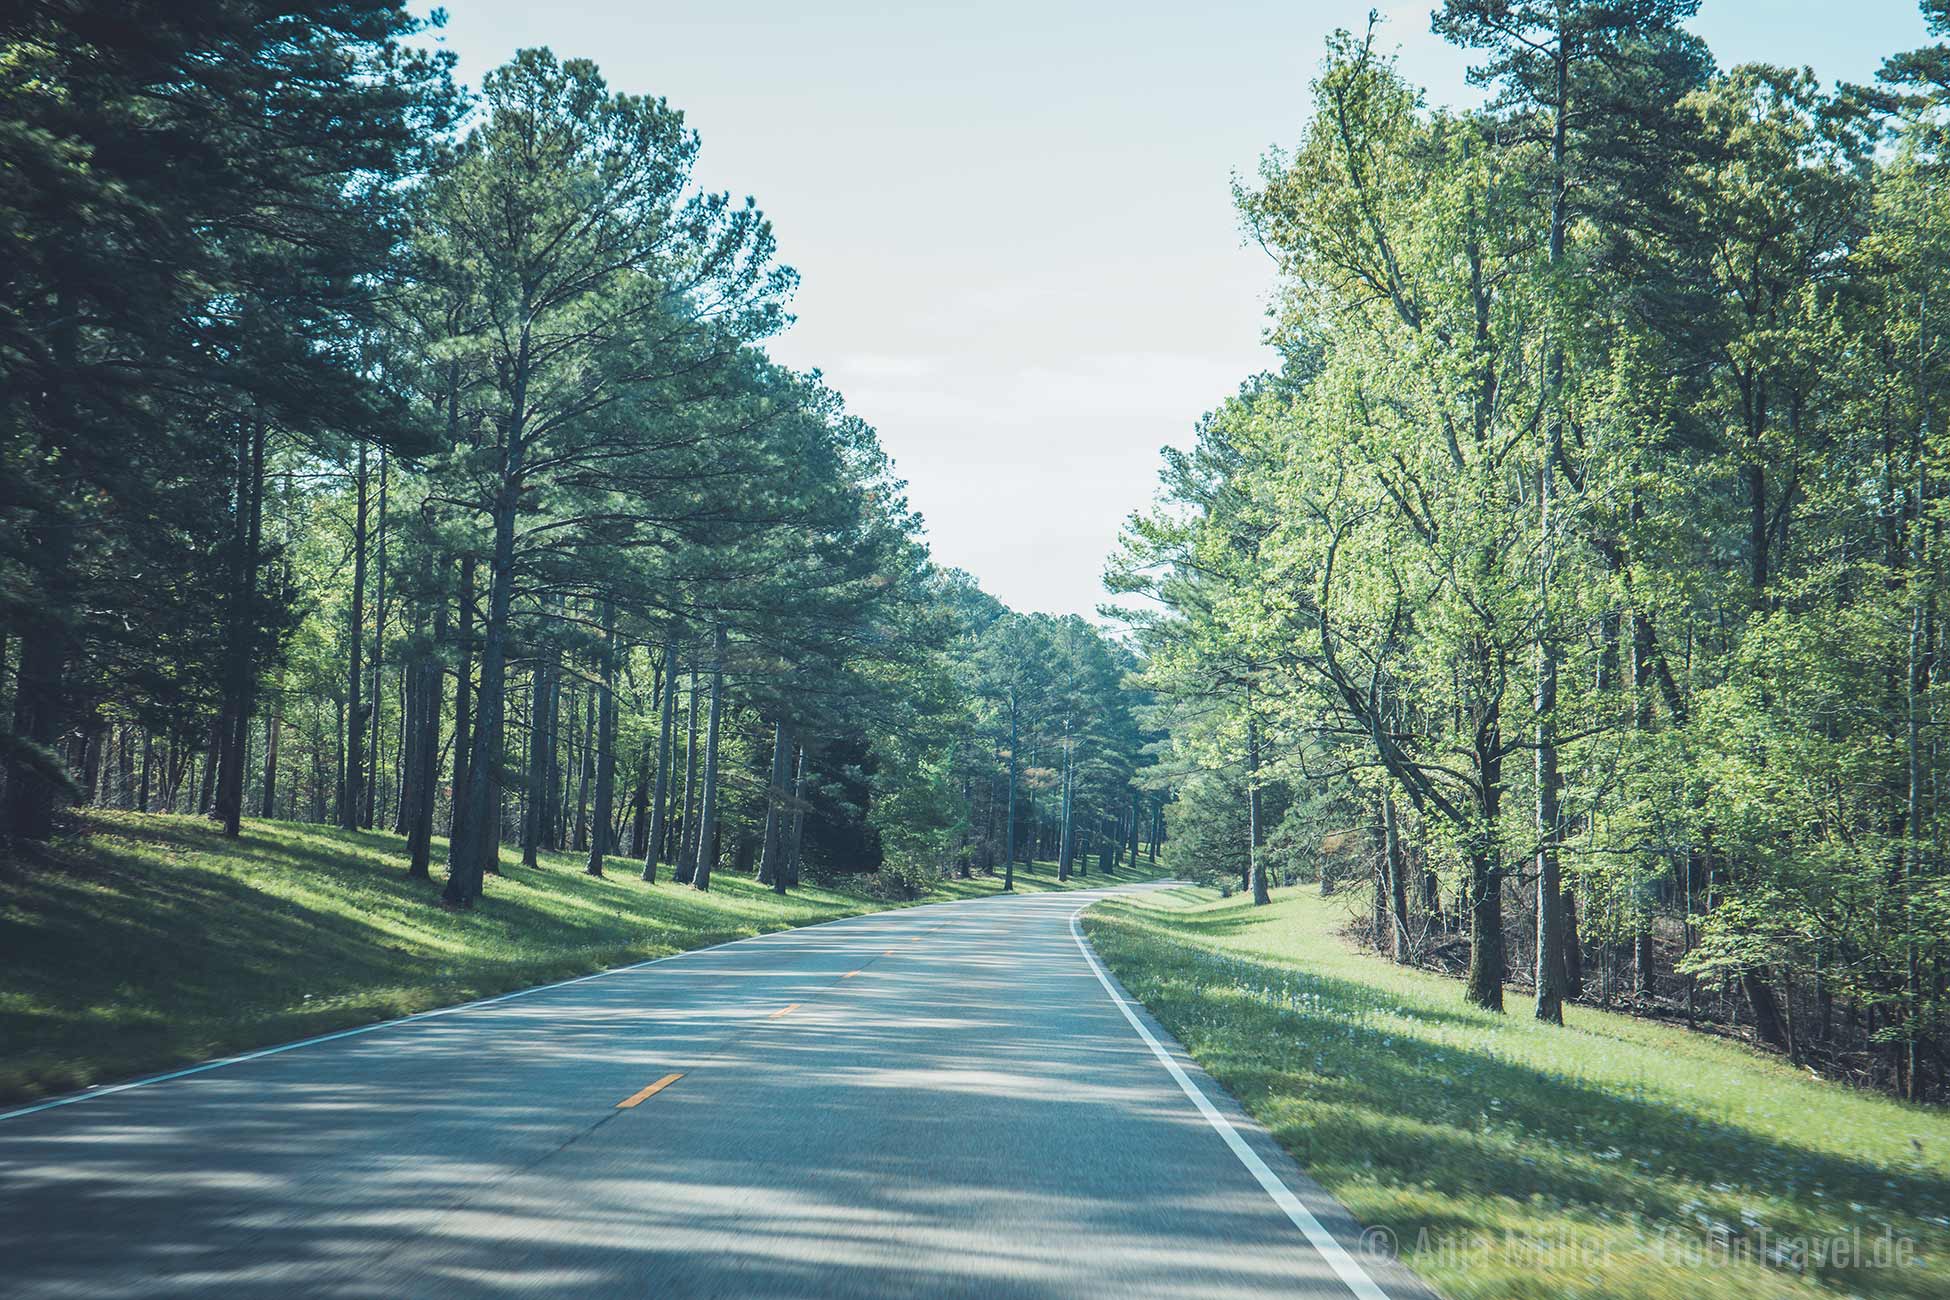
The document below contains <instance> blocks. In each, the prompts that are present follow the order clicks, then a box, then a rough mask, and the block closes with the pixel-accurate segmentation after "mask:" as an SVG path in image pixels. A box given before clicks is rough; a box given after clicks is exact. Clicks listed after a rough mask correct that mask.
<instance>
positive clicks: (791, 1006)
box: [765, 1002, 799, 1020]
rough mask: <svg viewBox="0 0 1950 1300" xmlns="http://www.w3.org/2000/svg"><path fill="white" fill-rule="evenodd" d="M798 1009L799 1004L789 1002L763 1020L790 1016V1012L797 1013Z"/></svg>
mask: <svg viewBox="0 0 1950 1300" xmlns="http://www.w3.org/2000/svg"><path fill="white" fill-rule="evenodd" d="M798 1009H799V1004H798V1003H797V1002H789V1003H787V1004H786V1005H785V1006H782V1007H780V1008H779V1009H778V1010H777V1011H774V1012H773V1013H772V1014H771V1015H769V1016H767V1017H765V1018H766V1019H767V1020H777V1019H778V1018H779V1017H780V1016H783V1015H790V1014H791V1013H792V1012H794V1011H797V1010H798Z"/></svg>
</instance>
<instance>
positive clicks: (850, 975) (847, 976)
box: [840, 970, 860, 980]
mask: <svg viewBox="0 0 1950 1300" xmlns="http://www.w3.org/2000/svg"><path fill="white" fill-rule="evenodd" d="M859 973H860V972H859V971H857V970H850V971H848V972H847V973H846V974H844V975H842V976H840V978H841V979H843V980H850V979H852V978H853V977H854V976H855V975H858V974H859Z"/></svg>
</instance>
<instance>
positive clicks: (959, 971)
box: [0, 894, 1429, 1300]
mask: <svg viewBox="0 0 1950 1300" xmlns="http://www.w3.org/2000/svg"><path fill="white" fill-rule="evenodd" d="M1099 896H1100V895H1095V894H1042V895H1031V896H1026V897H1021V898H996V899H983V900H978V901H972V902H963V903H947V904H938V905H934V906H929V907H922V908H914V909H910V910H905V911H897V912H884V913H880V914H878V915H874V916H865V917H858V918H854V919H850V920H846V921H838V922H832V923H829V924H825V925H820V926H814V927H809V928H806V929H801V930H794V931H787V932H784V933H780V934H774V935H766V936H763V937H760V938H757V939H748V940H745V941H743V942H741V943H734V944H727V945H725V946H723V947H719V948H710V949H705V950H703V951H699V952H693V953H686V954H684V955H682V956H678V957H672V958H666V959H663V960H661V961H656V962H651V963H647V964H644V965H641V966H633V967H627V968H623V969H620V970H615V971H610V972H607V973H605V974H602V975H598V976H592V977H590V978H588V979H584V980H578V981H573V982H571V983H568V984H561V985H554V986H551V987H548V988H544V989H538V990H531V991H529V992H527V993H525V994H517V995H513V996H511V997H508V998H502V999H495V1000H493V1001H490V1002H486V1003H477V1004H474V1005H471V1006H468V1007H464V1008H458V1009H454V1010H451V1011H447V1012H436V1013H432V1014H429V1015H427V1016H423V1017H416V1018H413V1019H410V1020H407V1021H401V1022H395V1023H392V1024H388V1025H382V1026H377V1027H374V1028H372V1029H369V1030H364V1031H353V1032H351V1033H348V1034H344V1035H337V1036H332V1037H330V1038H328V1039H324V1040H314V1041H312V1042H309V1043H306V1044H300V1045H296V1046H293V1047H291V1048H288V1049H282V1050H277V1051H274V1052H271V1053H267V1054H262V1055H258V1056H255V1057H254V1058H252V1059H244V1060H237V1061H233V1062H231V1063H226V1064H219V1065H217V1066H215V1067H213V1068H201V1069H199V1070H197V1071H193V1072H189V1073H186V1074H183V1075H180V1076H177V1077H169V1078H165V1079H162V1080H159V1081H155V1082H150V1083H145V1084H140V1085H137V1086H134V1087H130V1088H126V1089H123V1090H119V1091H108V1090H102V1091H98V1092H95V1093H92V1094H87V1095H85V1096H84V1097H83V1098H82V1099H81V1100H79V1101H76V1102H75V1103H74V1104H70V1105H55V1106H52V1107H49V1108H45V1109H39V1110H34V1111H32V1112H27V1113H24V1112H15V1113H14V1114H13V1115H11V1116H10V1117H7V1118H5V1119H4V1120H0V1294H6V1295H31V1296H89V1297H94V1296H107V1295H130V1296H134V1295H140V1296H155V1295H196V1296H233V1295H278V1296H291V1295H308V1294H332V1295H351V1296H374V1297H387V1298H388V1300H393V1298H397V1297H411V1296H435V1295H504V1294H522V1295H548V1296H578V1297H580V1296H651V1297H666V1296H670V1297H675V1296H766V1297H772V1296H808V1297H810V1296H856V1295H858V1296H881V1295H888V1296H928V1297H937V1296H1008V1297H1032V1296H1033V1297H1042V1296H1098V1295H1101V1296H1120V1297H1122V1296H1170V1297H1174V1298H1176V1300H1196V1298H1200V1297H1240V1296H1276V1295H1277V1296H1307V1297H1313V1296H1322V1297H1325V1296H1335V1297H1345V1296H1349V1295H1355V1296H1360V1297H1363V1300H1376V1297H1380V1296H1387V1297H1390V1298H1391V1300H1410V1298H1415V1300H1422V1298H1423V1297H1427V1296H1428V1294H1429V1293H1428V1292H1426V1291H1425V1290H1423V1289H1422V1288H1420V1287H1419V1286H1418V1285H1417V1284H1416V1283H1415V1282H1414V1280H1413V1279H1412V1278H1409V1277H1408V1276H1407V1275H1406V1274H1405V1273H1403V1272H1402V1271H1401V1270H1400V1269H1399V1268H1397V1267H1395V1266H1392V1265H1390V1264H1388V1263H1387V1262H1386V1261H1380V1262H1377V1261H1375V1260H1372V1259H1370V1258H1368V1257H1367V1254H1366V1253H1364V1252H1363V1250H1362V1249H1361V1245H1360V1229H1359V1228H1358V1227H1357V1226H1356V1225H1355V1224H1354V1223H1353V1222H1352V1221H1351V1220H1349V1219H1348V1218H1347V1216H1346V1215H1345V1213H1344V1212H1343V1211H1341V1209H1340V1208H1339V1207H1338V1206H1337V1205H1336V1204H1335V1203H1334V1202H1333V1201H1332V1200H1331V1199H1330V1198H1328V1197H1327V1196H1326V1195H1325V1194H1324V1193H1322V1192H1321V1191H1320V1189H1319V1188H1317V1187H1316V1186H1314V1185H1313V1184H1311V1183H1310V1182H1308V1180H1307V1179H1306V1178H1305V1176H1304V1175H1303V1174H1301V1172H1300V1171H1299V1170H1298V1169H1297V1168H1296V1167H1295V1166H1294V1164H1293V1162H1292V1161H1291V1160H1290V1159H1288V1158H1287V1157H1286V1156H1285V1155H1284V1154H1283V1153H1282V1152H1281V1151H1280V1150H1279V1148H1278V1146H1277V1145H1276V1144H1274V1143H1273V1142H1272V1141H1271V1139H1270V1138H1268V1137H1267V1136H1266V1135H1265V1133H1264V1132H1263V1131H1262V1130H1260V1129H1259V1128H1258V1127H1257V1126H1255V1125H1254V1124H1253V1123H1252V1122H1251V1121H1250V1120H1248V1119H1247V1118H1246V1117H1245V1116H1244V1114H1243V1113H1242V1112H1241V1111H1240V1110H1239V1109H1238V1107H1237V1106H1236V1104H1235V1103H1233V1102H1232V1100H1231V1099H1230V1098H1229V1097H1228V1096H1227V1095H1226V1094H1225V1093H1224V1092H1223V1091H1221V1090H1220V1089H1219V1088H1218V1087H1217V1086H1216V1085H1215V1084H1213V1083H1212V1082H1211V1080H1210V1079H1208V1078H1207V1077H1206V1076H1205V1075H1204V1074H1203V1073H1201V1072H1200V1071H1199V1070H1198V1069H1197V1067H1196V1066H1194V1065H1192V1064H1191V1062H1190V1060H1189V1059H1188V1058H1186V1057H1185V1055H1184V1053H1183V1052H1182V1051H1181V1050H1180V1049H1179V1048H1178V1047H1177V1045H1176V1043H1175V1042H1174V1041H1173V1040H1172V1039H1171V1038H1170V1037H1169V1035H1167V1034H1166V1033H1165V1032H1164V1030H1163V1029H1162V1028H1160V1027H1158V1026H1157V1025H1156V1023H1155V1022H1153V1021H1152V1020H1151V1019H1150V1017H1149V1016H1148V1015H1146V1014H1145V1013H1144V1012H1143V1010H1142V1009H1141V1008H1138V1007H1136V1006H1135V1004H1126V1003H1124V1001H1123V994H1122V990H1121V989H1118V988H1117V987H1116V986H1115V982H1114V981H1111V980H1109V979H1108V977H1106V976H1103V975H1101V974H1100V973H1099V970H1100V968H1099V967H1098V966H1097V964H1096V962H1095V959H1094V958H1093V957H1091V956H1090V955H1089V954H1088V953H1087V952H1086V950H1085V948H1084V946H1083V945H1082V944H1081V942H1080V941H1079V940H1078V939H1077V937H1076V933H1075V928H1074V924H1073V920H1072V918H1073V915H1074V914H1075V913H1076V912H1077V911H1078V909H1079V908H1080V907H1081V906H1082V905H1083V904H1085V903H1087V902H1088V901H1090V900H1091V899H1092V898H1095V897H1099ZM1147 1035H1148V1036H1149V1037H1147ZM1154 1042H1155V1044H1156V1046H1154ZM660 1082H661V1083H662V1084H663V1086H662V1087H661V1088H658V1087H657V1086H656V1085H658V1084H659V1083H660ZM627 1103H634V1104H627Z"/></svg>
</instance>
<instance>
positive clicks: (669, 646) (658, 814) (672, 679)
mask: <svg viewBox="0 0 1950 1300" xmlns="http://www.w3.org/2000/svg"><path fill="white" fill-rule="evenodd" d="M677 637H678V634H677V631H676V630H675V629H672V631H671V634H670V637H669V639H668V640H666V641H665V642H664V681H663V687H664V690H663V704H662V705H661V706H660V707H659V709H658V718H657V783H656V788H655V789H654V790H653V791H652V792H651V795H650V832H649V835H648V836H647V837H646V839H645V841H644V846H645V847H644V854H643V878H644V879H645V880H647V881H649V882H651V883H652V884H655V883H656V880H657V864H658V863H659V862H661V861H662V860H663V856H664V837H665V836H666V835H667V834H668V833H669V830H668V824H667V819H668V816H669V813H668V811H667V809H668V806H669V802H670V764H671V760H672V759H673V758H674V757H675V753H674V752H673V750H672V748H671V746H672V744H673V742H674V737H675V730H674V728H673V723H674V722H675V720H676V714H677Z"/></svg>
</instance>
